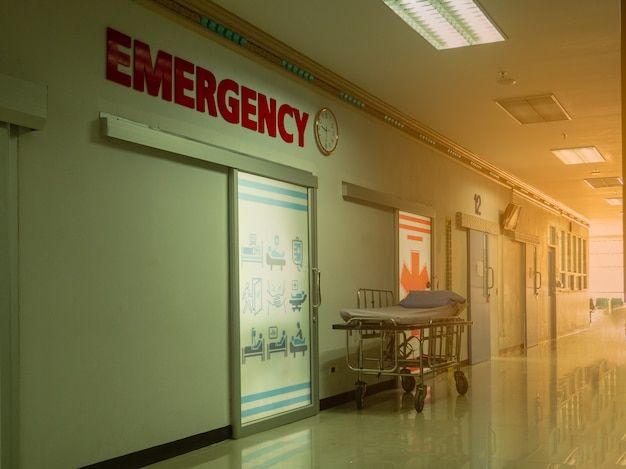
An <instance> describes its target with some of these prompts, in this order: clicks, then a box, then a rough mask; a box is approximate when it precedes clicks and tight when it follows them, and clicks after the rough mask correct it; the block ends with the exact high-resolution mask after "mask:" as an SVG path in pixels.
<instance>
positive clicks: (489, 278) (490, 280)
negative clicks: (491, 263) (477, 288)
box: [487, 267, 495, 290]
mask: <svg viewBox="0 0 626 469" xmlns="http://www.w3.org/2000/svg"><path fill="white" fill-rule="evenodd" d="M489 273H491V275H489ZM494 283H495V274H494V272H493V267H487V290H491V289H492V288H493V285H494Z"/></svg>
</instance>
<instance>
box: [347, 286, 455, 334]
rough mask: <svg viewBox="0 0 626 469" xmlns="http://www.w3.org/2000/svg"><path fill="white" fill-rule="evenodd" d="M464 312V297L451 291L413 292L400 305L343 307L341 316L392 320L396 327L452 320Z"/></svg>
mask: <svg viewBox="0 0 626 469" xmlns="http://www.w3.org/2000/svg"><path fill="white" fill-rule="evenodd" d="M464 309H465V298H463V297H462V296H460V295H457V294H456V293H454V292H450V291H445V290H439V291H419V292H418V291H412V292H410V293H409V294H408V295H407V297H406V298H404V299H403V300H402V301H401V302H400V304H398V305H395V306H387V307H384V308H344V309H342V310H341V311H340V315H341V317H342V319H343V320H344V321H349V320H350V319H355V318H356V319H371V320H391V319H393V320H394V321H395V323H396V324H399V325H406V324H419V323H424V322H428V321H431V320H433V319H445V318H454V317H456V316H458V315H459V314H461V312H462V311H463V310H464Z"/></svg>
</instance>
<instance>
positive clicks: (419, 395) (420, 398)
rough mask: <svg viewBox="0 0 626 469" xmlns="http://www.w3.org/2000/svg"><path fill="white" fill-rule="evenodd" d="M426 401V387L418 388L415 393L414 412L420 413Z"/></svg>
mask: <svg viewBox="0 0 626 469" xmlns="http://www.w3.org/2000/svg"><path fill="white" fill-rule="evenodd" d="M425 400H426V386H418V387H417V391H416V392H415V410H416V411H417V412H418V413H421V412H422V410H424V401H425Z"/></svg>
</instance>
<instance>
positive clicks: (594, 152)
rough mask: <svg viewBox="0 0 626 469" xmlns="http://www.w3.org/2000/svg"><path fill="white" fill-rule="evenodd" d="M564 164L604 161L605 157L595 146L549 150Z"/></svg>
mask: <svg viewBox="0 0 626 469" xmlns="http://www.w3.org/2000/svg"><path fill="white" fill-rule="evenodd" d="M551 151H552V153H554V156H556V157H557V158H558V159H559V160H561V161H562V162H563V163H565V164H585V163H604V162H606V159H605V158H604V156H602V154H601V153H600V152H599V151H598V149H597V148H596V147H580V148H559V149H555V150H551Z"/></svg>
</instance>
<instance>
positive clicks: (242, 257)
mask: <svg viewBox="0 0 626 469" xmlns="http://www.w3.org/2000/svg"><path fill="white" fill-rule="evenodd" d="M235 176H236V199H235V203H236V211H237V218H236V219H237V227H236V228H237V229H236V231H237V232H238V249H237V252H236V256H237V262H236V263H235V265H236V266H237V270H238V283H239V291H238V297H237V300H238V301H237V303H238V308H237V311H236V317H235V318H234V320H236V321H237V323H238V330H237V331H235V334H236V337H235V339H234V340H238V341H239V344H238V346H237V349H236V350H235V356H236V357H239V360H238V367H237V369H236V371H235V372H236V375H235V382H236V383H237V384H238V385H239V390H240V402H239V403H236V404H235V409H234V413H235V418H236V421H235V422H233V423H234V434H235V436H236V437H240V436H245V435H247V434H250V433H253V432H255V431H258V430H261V429H266V428H268V425H270V424H269V421H270V420H272V424H271V425H278V424H281V423H286V422H288V421H293V420H297V419H299V418H304V417H308V416H310V415H313V414H314V413H315V412H316V409H317V406H316V404H317V397H316V383H315V373H314V370H315V369H316V368H317V364H316V363H317V357H316V353H317V352H316V351H317V348H316V341H315V336H316V324H315V315H316V314H317V307H318V306H319V291H318V290H317V288H313V289H312V288H311V287H312V283H314V284H315V286H316V287H317V286H319V277H318V272H319V271H318V270H317V269H316V265H315V255H314V253H315V251H314V249H315V246H314V243H315V237H314V230H313V229H312V224H313V223H314V217H315V209H314V205H313V204H314V202H313V199H314V194H313V192H312V191H313V190H312V189H309V188H307V187H303V186H300V185H297V184H291V183H287V182H283V181H279V180H275V179H271V178H267V177H262V176H256V175H253V174H247V173H244V172H237V173H236V174H235ZM311 274H313V275H311ZM312 290H314V291H312ZM312 297H313V298H312Z"/></svg>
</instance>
